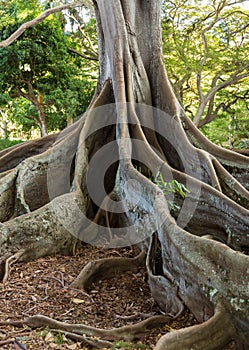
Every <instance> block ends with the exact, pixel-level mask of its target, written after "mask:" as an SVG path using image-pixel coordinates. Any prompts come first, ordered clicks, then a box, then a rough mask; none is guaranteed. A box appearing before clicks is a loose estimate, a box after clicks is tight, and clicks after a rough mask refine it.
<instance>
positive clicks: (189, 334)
mask: <svg viewBox="0 0 249 350" xmlns="http://www.w3.org/2000/svg"><path fill="white" fill-rule="evenodd" d="M235 336H236V329H235V327H234V325H233V322H232V320H231V318H230V315H229V314H228V313H227V312H226V311H225V310H224V309H223V308H222V307H221V306H218V307H217V309H216V312H215V314H214V316H213V317H211V318H210V319H209V320H208V321H206V322H204V323H202V324H199V325H195V326H192V327H187V328H182V329H180V330H176V331H173V332H170V333H167V334H166V335H164V336H162V337H161V338H160V339H159V341H158V343H157V345H156V347H155V350H165V349H167V350H178V349H181V350H191V349H201V350H216V349H221V348H222V347H223V346H225V345H227V344H228V343H229V342H230V341H231V340H232V339H233V338H234V337H235ZM207 339H211V340H212V341H210V342H209V341H207Z"/></svg>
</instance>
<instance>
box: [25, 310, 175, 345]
mask: <svg viewBox="0 0 249 350" xmlns="http://www.w3.org/2000/svg"><path fill="white" fill-rule="evenodd" d="M169 320H172V318H170V317H166V316H152V317H149V318H147V319H146V320H144V321H141V322H138V323H136V324H133V325H127V326H123V327H118V328H113V329H101V328H95V327H91V326H87V325H84V324H69V323H65V322H60V321H56V320H54V319H52V318H49V317H46V316H42V315H35V316H32V317H30V318H28V319H27V320H26V321H24V324H25V325H27V326H29V327H31V328H41V327H42V328H43V327H48V328H50V329H59V330H62V331H66V332H70V333H73V334H75V335H83V334H84V335H86V336H93V337H99V338H102V339H107V340H116V339H124V340H127V341H131V340H133V339H139V338H141V337H143V336H145V335H146V334H147V333H149V332H151V330H152V329H155V328H160V327H162V326H164V325H165V324H166V323H167V322H168V321H169Z"/></svg>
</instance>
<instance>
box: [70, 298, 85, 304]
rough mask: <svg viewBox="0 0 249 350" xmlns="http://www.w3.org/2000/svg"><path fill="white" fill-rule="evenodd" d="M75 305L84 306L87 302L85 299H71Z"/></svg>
mask: <svg viewBox="0 0 249 350" xmlns="http://www.w3.org/2000/svg"><path fill="white" fill-rule="evenodd" d="M71 300H72V302H73V303H75V304H83V303H84V302H85V300H83V299H78V298H73V299H71Z"/></svg>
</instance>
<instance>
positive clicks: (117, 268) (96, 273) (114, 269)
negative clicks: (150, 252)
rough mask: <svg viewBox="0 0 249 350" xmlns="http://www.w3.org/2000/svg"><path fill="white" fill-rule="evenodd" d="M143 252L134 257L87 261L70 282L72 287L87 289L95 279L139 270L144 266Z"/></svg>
mask: <svg viewBox="0 0 249 350" xmlns="http://www.w3.org/2000/svg"><path fill="white" fill-rule="evenodd" d="M145 256H146V254H145V252H142V253H140V254H139V255H138V256H136V257H135V258H106V259H99V260H94V261H91V262H89V263H88V264H87V265H86V266H85V267H84V268H83V270H82V271H81V272H80V274H79V275H78V277H77V278H76V279H75V281H74V282H73V283H72V284H71V287H73V288H82V289H88V288H89V287H90V285H91V284H92V283H94V282H95V281H97V280H100V279H101V280H103V279H109V278H112V277H115V276H117V275H118V274H120V273H124V272H127V271H132V272H134V273H136V272H138V271H139V268H140V267H142V266H145Z"/></svg>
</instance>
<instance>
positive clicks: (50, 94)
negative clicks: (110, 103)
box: [0, 0, 95, 136]
mask: <svg viewBox="0 0 249 350" xmlns="http://www.w3.org/2000/svg"><path fill="white" fill-rule="evenodd" d="M31 2H32V4H30V5H32V10H30V11H26V9H25V8H23V4H22V3H20V2H18V1H16V0H15V1H12V2H11V4H8V7H7V11H6V12H5V19H4V20H3V22H2V29H3V30H2V35H1V36H0V38H1V37H2V38H5V37H6V35H8V33H10V31H11V30H13V27H14V28H15V26H16V23H13V24H12V22H11V21H10V18H11V17H13V13H14V17H15V19H16V22H18V23H22V22H25V20H27V19H29V18H30V16H31V15H32V14H33V15H36V14H37V13H39V12H40V11H41V5H40V4H39V3H38V2H37V1H31ZM5 6H6V5H5V4H4V3H3V4H2V8H3V9H4V8H5ZM63 18H64V17H63ZM63 26H64V23H63V20H61V19H60V18H56V17H54V16H53V17H52V18H49V19H46V20H45V21H44V22H42V23H40V24H39V25H37V26H35V27H33V28H32V29H31V30H29V31H27V32H24V33H23V34H22V37H21V39H20V40H18V41H17V42H15V43H13V44H12V45H11V46H9V47H7V48H6V49H5V50H2V52H1V57H0V58H1V60H0V62H1V64H0V77H1V84H0V88H1V91H3V92H4V93H5V94H6V93H8V94H9V95H10V97H11V98H12V99H15V100H16V101H17V102H19V103H17V108H16V109H15V110H14V111H13V114H14V118H15V119H16V123H17V124H20V123H22V124H24V127H25V126H26V125H28V126H29V128H30V125H32V126H37V125H38V126H39V128H40V131H41V136H45V135H47V133H48V131H51V130H56V129H62V128H64V127H65V126H66V123H67V121H68V120H69V119H73V118H75V117H76V116H77V115H79V114H80V113H83V112H84V110H85V108H84V104H86V103H89V102H90V100H91V96H92V91H93V87H94V85H95V84H94V80H93V79H91V80H90V79H89V77H87V78H86V77H85V76H84V71H83V70H81V71H80V70H79V62H78V60H77V59H75V58H74V57H72V55H71V54H70V53H69V50H70V46H71V39H70V37H69V36H68V35H65V33H64V31H63ZM85 66H86V63H85ZM72 95H73V96H72ZM23 99H25V100H26V103H25V106H26V108H25V109H24V111H23V112H24V113H22V114H21V113H20V111H21V110H22V108H21V105H22V104H23ZM27 101H28V103H27ZM2 108H3V109H4V101H3V107H2ZM69 117H70V118H69ZM14 118H13V119H14Z"/></svg>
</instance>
